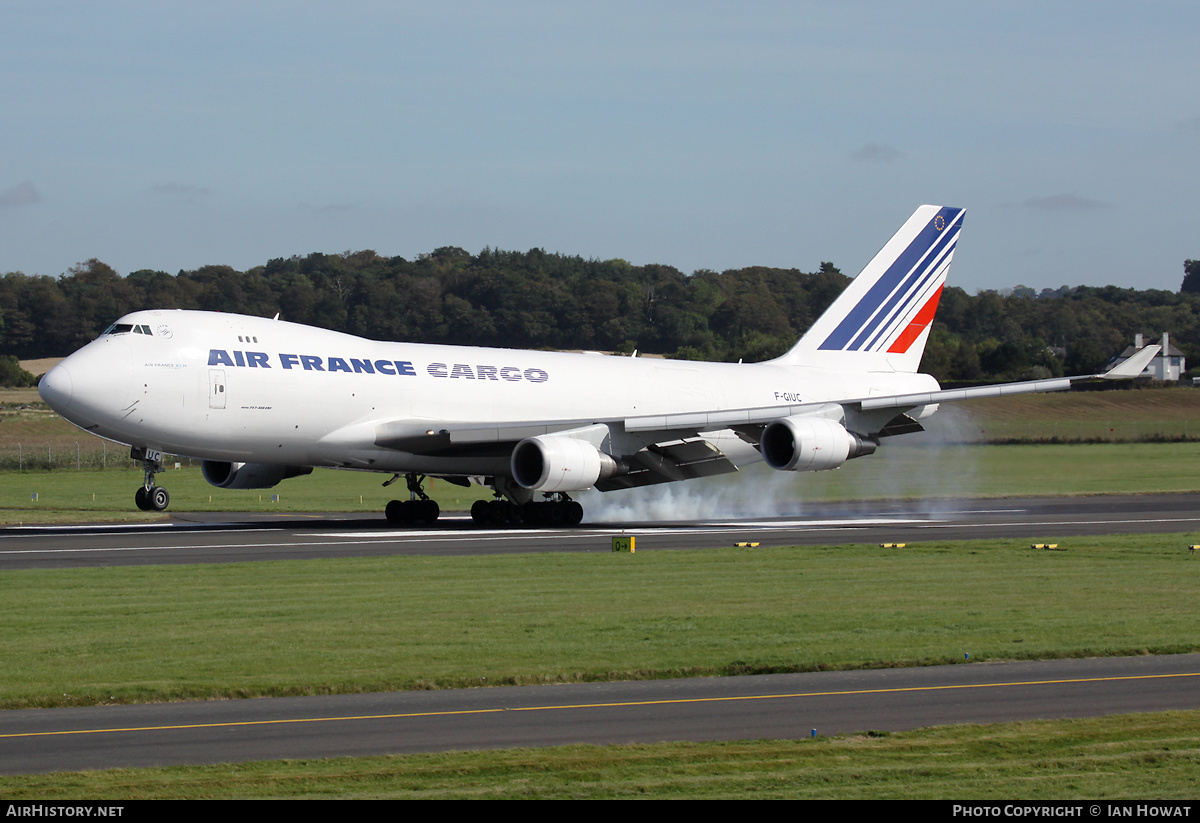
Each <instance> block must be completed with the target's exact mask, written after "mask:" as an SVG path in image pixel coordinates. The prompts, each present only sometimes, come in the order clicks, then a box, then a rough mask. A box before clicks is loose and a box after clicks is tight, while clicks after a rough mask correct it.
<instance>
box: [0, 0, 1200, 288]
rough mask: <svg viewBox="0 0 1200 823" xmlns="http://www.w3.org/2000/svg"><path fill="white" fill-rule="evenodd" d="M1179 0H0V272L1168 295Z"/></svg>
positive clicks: (1187, 157) (1191, 86) (1179, 187)
mask: <svg viewBox="0 0 1200 823" xmlns="http://www.w3.org/2000/svg"><path fill="white" fill-rule="evenodd" d="M1197 32H1200V4H1197V3H1195V2H1155V1H1154V0H1147V2H1142V3H1128V2H1121V3H1118V2H1104V0H1092V1H1091V2H1055V3H1046V2H1044V0H1043V2H1025V1H1024V0H1012V1H1011V2H988V1H987V0H982V1H981V2H969V3H968V2H962V0H957V2H942V0H926V1H925V2H919V3H916V2H883V0H843V2H836V3H835V2H827V3H810V2H753V0H744V1H743V2H737V3H734V2H704V1H703V0H699V1H697V0H692V1H691V2H653V3H646V2H628V3H627V2H604V3H594V2H582V1H581V2H571V1H570V0H556V1H555V2H522V0H511V1H510V2H507V3H496V2H440V3H433V2H428V3H425V2H403V1H402V0H396V1H395V2H389V1H388V0H374V1H370V2H369V1H367V0H342V2H339V3H337V4H333V3H326V2H306V1H305V0H288V1H287V2H276V1H275V0H262V1H261V2H254V0H241V1H240V2H226V0H209V1H208V2H204V3H178V2H162V0H154V2H150V1H149V0H110V2H105V3H96V2H82V1H79V2H75V1H72V0H5V2H4V3H3V4H2V5H0V273H3V272H11V271H21V272H24V273H26V274H46V275H54V276H57V275H60V274H62V273H64V272H66V271H67V270H68V269H69V268H70V267H72V266H74V265H76V264H77V263H80V262H82V261H85V260H88V259H90V258H98V259H100V260H102V261H103V262H105V263H107V264H109V265H110V266H112V267H113V268H115V269H116V270H117V271H118V272H120V273H122V274H127V273H129V272H132V271H136V270H138V269H158V270H163V271H167V272H171V273H175V272H178V271H180V270H186V269H195V268H198V267H200V266H203V265H207V264H223V265H230V266H233V267H235V268H237V269H246V268H250V267H252V266H255V265H260V264H263V263H265V262H267V261H268V260H270V259H272V258H278V257H291V256H293V255H299V256H305V255H308V254H310V253H312V252H326V253H338V252H344V251H357V250H362V249H373V250H375V251H376V252H378V253H379V254H381V255H388V256H391V255H401V256H403V257H406V258H414V257H416V256H418V255H420V254H422V253H428V252H431V251H433V250H434V249H436V248H439V247H441V246H460V247H462V248H464V249H466V250H468V251H470V252H478V251H479V250H481V249H483V248H484V247H491V248H494V249H506V250H518V251H525V250H527V249H530V248H542V249H545V250H546V251H548V252H561V253H564V254H571V255H581V256H583V257H585V258H596V259H601V260H607V259H609V258H615V257H619V258H623V259H625V260H628V261H629V262H631V263H633V264H635V265H643V264H647V263H662V264H667V265H671V266H675V267H677V268H679V269H680V270H682V271H684V272H688V273H690V272H692V271H695V270H697V269H712V270H715V271H722V270H725V269H729V268H740V267H743V266H752V265H763V266H778V267H784V268H798V269H801V270H803V271H813V270H816V269H817V267H818V266H819V265H820V263H821V262H822V261H830V262H832V263H834V264H835V265H837V266H838V267H839V268H841V269H842V270H843V271H844V272H845V273H847V274H855V273H857V272H858V271H859V270H860V269H861V268H862V266H863V265H865V264H866V262H867V261H868V260H869V259H870V258H871V256H872V255H874V253H875V252H876V251H878V250H879V249H880V247H882V245H883V244H884V243H885V242H886V241H887V239H888V238H889V237H890V236H891V234H892V233H893V232H894V231H895V230H896V229H897V228H899V227H900V225H901V224H902V223H903V222H904V221H905V220H906V219H907V218H908V216H909V215H910V214H911V213H912V211H913V209H915V208H916V207H917V206H918V205H921V204H923V203H933V204H937V205H946V206H956V207H963V208H966V210H967V214H966V218H965V228H964V231H963V234H962V236H961V238H960V241H959V244H958V248H957V251H956V256H955V261H954V265H953V266H952V268H951V271H950V278H949V283H950V284H951V285H957V286H961V287H962V288H965V289H966V290H967V291H968V292H971V293H974V292H976V291H978V290H981V289H1005V288H1012V287H1014V286H1017V285H1025V286H1030V287H1033V288H1035V289H1038V290H1041V289H1043V288H1057V287H1059V286H1062V285H1068V286H1076V285H1085V284H1086V285H1097V286H1098V285H1109V284H1112V285H1117V286H1124V287H1135V288H1159V289H1169V290H1172V291H1174V290H1177V289H1178V288H1179V285H1180V282H1181V281H1182V278H1183V261H1184V260H1185V259H1189V258H1191V259H1195V258H1200V237H1198V236H1197V226H1198V225H1200V220H1198V218H1200V206H1198V205H1197V194H1198V193H1200V185H1198V184H1200V82H1197V78H1200V49H1197V48H1196V46H1195V41H1196V35H1197Z"/></svg>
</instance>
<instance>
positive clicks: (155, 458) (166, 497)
mask: <svg viewBox="0 0 1200 823" xmlns="http://www.w3.org/2000/svg"><path fill="white" fill-rule="evenodd" d="M129 456H130V457H132V458H133V459H134V460H141V461H142V471H143V472H144V477H145V479H144V480H143V481H142V487H141V488H140V489H138V490H137V492H136V493H135V494H134V495H133V502H134V503H135V504H136V505H137V507H138V508H139V509H141V510H142V511H144V512H161V511H166V510H167V506H169V505H170V504H171V495H170V494H168V493H167V490H166V489H164V488H163V487H162V486H156V485H154V475H156V474H158V473H159V472H160V471H162V470H163V464H162V452H159V451H153V450H151V449H133V450H131V451H130V453H129Z"/></svg>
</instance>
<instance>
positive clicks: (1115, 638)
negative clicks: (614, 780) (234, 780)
mask: <svg viewBox="0 0 1200 823" xmlns="http://www.w3.org/2000/svg"><path fill="white" fill-rule="evenodd" d="M1195 540H1196V537H1195V536H1193V535H1155V536H1146V535H1137V536H1121V537H1108V538H1071V539H1062V540H1059V541H1057V542H1060V543H1061V544H1062V545H1063V546H1064V547H1065V548H1066V549H1068V550H1067V551H1062V552H1039V551H1033V550H1031V549H1030V548H1029V543H1028V542H1027V541H1014V540H1003V541H1001V540H997V541H972V542H962V543H926V544H921V545H917V546H911V547H910V548H908V549H906V550H903V551H895V550H881V549H879V548H876V547H874V546H861V545H859V546H838V547H821V548H769V547H763V548H759V549H734V548H730V549H727V550H706V551H670V552H654V551H651V550H649V549H653V538H652V537H647V538H645V542H644V543H643V551H641V552H639V553H637V554H635V555H627V554H625V555H623V554H611V553H609V552H607V551H601V552H596V553H588V554H553V553H552V554H536V555H514V556H477V557H388V558H341V559H336V560H308V561H279V562H261V563H254V564H249V565H244V564H221V565H199V566H143V567H113V568H89V569H62V570H29V571H10V572H5V573H3V574H2V575H0V586H2V587H3V590H4V592H5V597H4V598H3V601H2V602H0V706H3V707H5V708H15V707H22V706H56V705H70V704H92V703H109V702H135V701H151V700H174V699H188V698H221V697H249V696H260V695H287V694H314V693H331V692H333V693H337V692H358V691H386V690H396V689H413V688H431V687H432V688H447V687H459V686H473V685H482V684H488V685H502V684H523V683H556V682H578V681H592V680H609V679H637V678H654V677H681V676H693V675H719V674H740V673H757V672H773V671H809V670H821V669H838V668H855V667H878V666H894V665H927V664H939V663H951V662H955V661H961V660H962V659H963V655H964V653H970V655H971V657H972V659H974V660H996V659H1034V658H1051V657H1061V656H1097V655H1117V654H1138V653H1145V652H1154V653H1171V652H1183V651H1194V650H1198V649H1200V639H1197V636H1196V633H1195V604H1196V603H1197V602H1200V560H1197V559H1196V558H1195V557H1193V556H1191V555H1190V554H1189V553H1188V552H1187V551H1186V549H1185V546H1186V545H1187V544H1188V543H1189V542H1194V541H1195ZM1097 604H1103V607H1102V608H1101V607H1098V605H1097Z"/></svg>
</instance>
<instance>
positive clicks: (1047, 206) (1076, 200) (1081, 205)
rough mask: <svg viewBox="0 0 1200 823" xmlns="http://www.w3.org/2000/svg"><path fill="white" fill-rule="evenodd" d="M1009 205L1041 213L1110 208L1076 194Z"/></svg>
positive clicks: (1053, 196) (1034, 198)
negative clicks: (1036, 210) (1037, 210)
mask: <svg viewBox="0 0 1200 823" xmlns="http://www.w3.org/2000/svg"><path fill="white" fill-rule="evenodd" d="M1010 205H1014V206H1018V207H1020V208H1023V209H1041V210H1042V211H1085V210H1088V209H1107V208H1111V206H1109V204H1108V203H1101V202H1100V201H1099V200H1089V199H1088V198H1086V197H1080V196H1079V195H1077V194H1052V195H1050V196H1049V197H1030V198H1028V199H1026V200H1022V201H1021V202H1020V203H1012V204H1010Z"/></svg>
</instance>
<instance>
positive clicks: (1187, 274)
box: [1179, 260, 1200, 294]
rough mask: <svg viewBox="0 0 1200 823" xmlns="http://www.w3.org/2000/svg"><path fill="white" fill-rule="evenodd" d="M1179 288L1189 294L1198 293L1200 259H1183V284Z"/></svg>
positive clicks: (1199, 287) (1199, 289)
mask: <svg viewBox="0 0 1200 823" xmlns="http://www.w3.org/2000/svg"><path fill="white" fill-rule="evenodd" d="M1179 290H1180V291H1182V292H1189V293H1191V294H1197V293H1200V260H1184V261H1183V285H1181V286H1180V287H1179Z"/></svg>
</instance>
